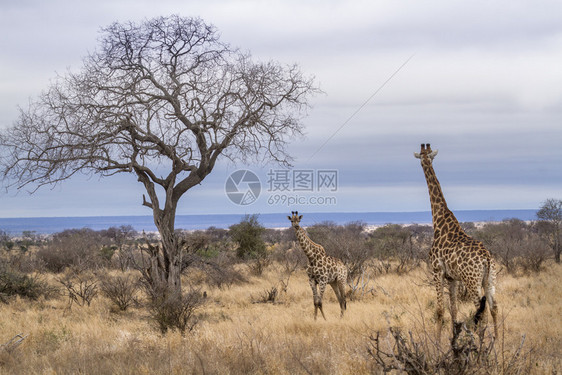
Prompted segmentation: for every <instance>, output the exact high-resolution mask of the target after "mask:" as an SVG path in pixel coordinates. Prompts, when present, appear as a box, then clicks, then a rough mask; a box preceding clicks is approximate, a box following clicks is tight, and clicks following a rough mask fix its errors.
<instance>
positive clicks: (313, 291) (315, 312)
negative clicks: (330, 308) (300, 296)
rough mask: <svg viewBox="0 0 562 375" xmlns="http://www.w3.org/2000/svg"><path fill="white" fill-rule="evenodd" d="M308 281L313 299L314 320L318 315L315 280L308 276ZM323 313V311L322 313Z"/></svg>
mask: <svg viewBox="0 0 562 375" xmlns="http://www.w3.org/2000/svg"><path fill="white" fill-rule="evenodd" d="M308 283H309V284H310V287H311V288H312V299H313V301H314V320H316V317H317V316H318V292H317V288H316V285H317V283H316V281H314V279H313V278H309V279H308ZM322 314H324V313H322Z"/></svg>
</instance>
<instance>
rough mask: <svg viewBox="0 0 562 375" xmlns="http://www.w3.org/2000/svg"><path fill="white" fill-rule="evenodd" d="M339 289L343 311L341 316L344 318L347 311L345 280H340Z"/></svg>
mask: <svg viewBox="0 0 562 375" xmlns="http://www.w3.org/2000/svg"><path fill="white" fill-rule="evenodd" d="M338 289H339V290H340V297H341V300H340V309H341V316H342V318H343V314H344V312H345V310H346V309H347V302H346V300H345V281H344V280H338Z"/></svg>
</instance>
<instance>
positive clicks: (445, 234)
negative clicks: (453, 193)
mask: <svg viewBox="0 0 562 375" xmlns="http://www.w3.org/2000/svg"><path fill="white" fill-rule="evenodd" d="M436 155H437V151H432V150H431V146H430V145H429V144H426V145H423V144H422V146H421V151H420V153H419V154H418V153H414V156H415V157H416V158H418V159H421V165H422V168H423V171H424V175H425V178H426V182H427V188H428V190H429V198H430V203H431V213H432V221H433V244H432V246H431V250H430V252H429V264H430V266H431V271H432V273H433V281H434V284H435V287H436V289H437V324H438V325H437V330H438V335H440V334H441V327H442V324H443V311H444V308H443V286H444V284H445V283H448V286H449V297H450V302H451V306H450V308H451V320H452V323H453V329H454V326H455V323H456V318H457V284H458V283H459V282H461V283H462V284H463V285H464V286H465V288H466V290H467V293H468V297H469V299H470V300H471V301H472V302H473V303H474V305H475V307H476V313H475V316H474V322H475V323H476V324H478V323H479V321H480V319H481V315H482V314H483V309H484V308H485V304H486V302H487V303H488V305H489V308H490V313H491V315H492V319H493V323H494V334H495V335H496V336H497V309H498V305H497V302H496V301H495V298H494V293H495V278H496V268H495V263H494V260H493V258H492V256H491V255H490V253H489V252H488V250H486V248H485V247H484V245H483V244H482V242H480V241H478V240H475V239H473V238H472V237H470V236H469V235H467V234H466V233H465V232H464V230H463V229H462V228H461V226H460V224H459V222H458V221H457V219H456V217H455V215H454V214H453V212H452V211H451V210H449V208H448V207H447V202H446V201H445V197H444V196H443V192H442V190H441V185H440V184H439V181H438V180H437V176H436V175H435V171H434V170H433V159H434V158H435V156H436ZM481 289H484V296H483V297H482V298H481V297H480V290H481Z"/></svg>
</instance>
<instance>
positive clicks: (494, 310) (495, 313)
mask: <svg viewBox="0 0 562 375" xmlns="http://www.w3.org/2000/svg"><path fill="white" fill-rule="evenodd" d="M490 314H492V321H493V323H494V338H497V337H498V302H497V301H496V300H494V302H493V306H492V308H491V309H490Z"/></svg>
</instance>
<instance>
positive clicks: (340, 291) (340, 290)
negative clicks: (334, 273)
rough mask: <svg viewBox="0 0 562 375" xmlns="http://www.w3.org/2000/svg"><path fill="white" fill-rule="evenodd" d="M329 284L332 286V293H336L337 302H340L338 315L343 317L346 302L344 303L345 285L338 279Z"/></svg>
mask: <svg viewBox="0 0 562 375" xmlns="http://www.w3.org/2000/svg"><path fill="white" fill-rule="evenodd" d="M330 286H331V287H332V289H334V293H335V294H336V297H337V299H338V302H339V304H340V310H341V315H340V317H342V318H343V314H344V312H345V308H346V303H345V286H344V285H342V283H341V282H340V280H336V281H334V282H332V283H330Z"/></svg>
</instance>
